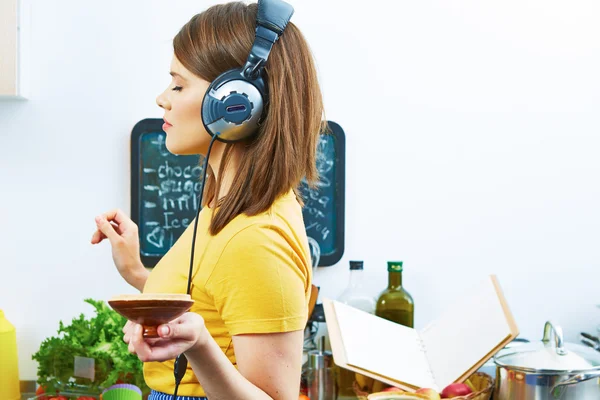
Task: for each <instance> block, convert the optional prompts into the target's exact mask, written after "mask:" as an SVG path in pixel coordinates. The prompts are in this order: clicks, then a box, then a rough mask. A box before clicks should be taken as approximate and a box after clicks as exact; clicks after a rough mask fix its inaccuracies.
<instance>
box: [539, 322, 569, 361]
mask: <svg viewBox="0 0 600 400" xmlns="http://www.w3.org/2000/svg"><path fill="white" fill-rule="evenodd" d="M551 333H553V334H554V342H555V344H556V354H558V355H559V356H564V355H565V354H567V353H568V351H567V350H566V349H565V343H564V340H563V332H562V328H561V327H560V326H558V325H556V324H553V323H552V321H546V324H545V325H544V337H543V338H542V342H544V344H546V343H548V342H550V334H551Z"/></svg>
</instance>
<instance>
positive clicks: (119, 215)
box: [102, 208, 133, 225]
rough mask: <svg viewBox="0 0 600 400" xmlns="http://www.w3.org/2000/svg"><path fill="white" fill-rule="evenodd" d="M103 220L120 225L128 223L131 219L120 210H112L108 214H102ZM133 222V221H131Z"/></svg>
mask: <svg viewBox="0 0 600 400" xmlns="http://www.w3.org/2000/svg"><path fill="white" fill-rule="evenodd" d="M102 215H104V218H106V219H107V220H109V221H115V222H116V223H117V224H119V225H121V224H123V223H128V222H130V221H131V219H130V218H129V217H128V216H127V215H126V214H125V213H124V212H123V211H121V210H120V209H118V208H115V209H112V210H110V211H108V212H105V213H104V214H102ZM131 222H133V221H131Z"/></svg>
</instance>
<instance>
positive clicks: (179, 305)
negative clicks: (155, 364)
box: [108, 293, 194, 338]
mask: <svg viewBox="0 0 600 400" xmlns="http://www.w3.org/2000/svg"><path fill="white" fill-rule="evenodd" d="M108 304H109V305H110V306H111V307H112V309H113V310H115V311H116V312H118V313H119V314H121V315H122V316H124V317H125V318H127V319H128V320H130V321H132V322H135V323H138V324H140V325H142V326H143V328H144V331H143V337H145V338H157V337H159V336H158V332H157V331H156V328H158V326H159V325H162V324H166V323H168V322H170V321H172V320H174V319H175V318H177V317H180V316H182V315H183V314H185V313H186V312H187V311H189V309H190V308H192V305H193V304H194V300H192V298H191V297H190V295H189V294H175V293H142V294H125V295H119V296H114V297H113V298H111V299H110V300H109V301H108Z"/></svg>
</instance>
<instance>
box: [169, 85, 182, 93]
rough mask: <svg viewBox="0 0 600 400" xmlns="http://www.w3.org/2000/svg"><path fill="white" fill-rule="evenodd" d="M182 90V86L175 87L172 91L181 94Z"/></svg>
mask: <svg viewBox="0 0 600 400" xmlns="http://www.w3.org/2000/svg"><path fill="white" fill-rule="evenodd" d="M181 89H183V88H182V87H181V86H175V87H174V88H173V89H172V90H174V91H176V92H180V91H181Z"/></svg>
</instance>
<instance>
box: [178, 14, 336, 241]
mask: <svg viewBox="0 0 600 400" xmlns="http://www.w3.org/2000/svg"><path fill="white" fill-rule="evenodd" d="M257 11H258V7H257V4H256V3H254V4H249V5H246V4H244V3H242V2H232V3H226V4H218V5H215V6H212V7H210V8H208V9H207V10H205V11H204V12H202V13H200V14H197V15H195V16H193V17H192V18H191V19H190V21H189V22H188V23H186V24H185V25H184V26H183V27H182V28H181V30H180V31H179V33H178V34H177V35H176V36H175V38H174V40H173V48H174V53H175V57H177V59H178V60H179V62H181V64H183V66H184V67H185V68H187V69H188V70H189V71H190V72H192V73H194V74H195V75H197V76H199V77H200V78H202V79H204V80H206V81H209V82H210V81H213V80H214V79H215V78H216V77H217V76H219V75H220V74H221V73H223V72H225V71H226V70H229V69H232V68H240V67H242V66H243V65H244V64H245V62H246V59H247V58H248V54H249V53H250V49H251V47H252V43H253V41H254V32H255V28H256V14H257ZM265 71H266V74H267V79H266V82H267V85H268V89H269V102H268V104H267V107H266V116H265V119H264V121H263V122H262V124H261V127H260V129H259V132H258V134H257V135H255V137H253V138H252V139H250V140H249V141H247V142H241V143H238V144H228V145H227V146H226V148H225V152H224V157H223V160H222V162H221V165H220V167H219V173H218V179H217V180H216V181H215V178H214V174H210V176H209V178H208V180H207V183H206V189H205V199H206V202H211V201H213V200H218V199H216V196H217V194H218V193H219V188H220V185H221V179H222V177H223V171H224V169H225V167H226V165H227V163H228V161H229V158H230V155H231V150H232V146H242V152H243V156H242V157H241V160H240V167H239V170H238V171H237V173H236V175H235V178H234V180H233V182H232V185H231V188H230V190H229V192H228V194H227V196H225V198H224V199H223V202H222V204H221V205H220V207H219V209H218V212H216V213H214V214H213V218H212V222H211V225H210V233H211V234H213V235H214V234H216V233H218V232H220V231H221V229H223V227H224V226H225V225H227V224H228V223H229V222H230V221H231V220H232V219H233V218H235V217H236V216H238V215H240V214H242V213H244V214H247V215H256V214H259V213H261V212H264V211H266V210H268V209H269V208H270V207H271V205H272V204H273V202H274V201H275V199H276V198H277V197H278V196H280V195H282V194H285V193H287V192H288V191H290V190H291V189H293V190H294V191H295V193H296V196H297V197H298V198H299V199H300V196H299V195H298V187H299V185H300V182H301V180H302V178H303V177H304V178H306V180H307V182H308V183H309V184H310V185H313V184H314V183H315V182H316V181H317V179H318V173H317V169H316V160H315V159H316V148H317V142H318V138H319V133H320V132H321V131H322V130H323V129H324V128H325V127H324V126H323V125H322V121H323V100H322V97H321V90H320V87H319V83H318V80H317V73H316V70H315V66H314V64H313V58H312V54H311V52H310V49H309V47H308V44H307V43H306V40H305V39H304V37H303V35H302V33H301V32H300V30H298V28H297V27H296V26H295V25H294V24H293V23H291V22H290V23H288V25H287V28H286V29H285V31H284V33H283V34H282V36H281V37H280V38H279V40H278V41H277V42H276V43H275V45H274V46H273V50H272V51H271V54H270V55H269V59H268V61H267V64H266V67H265ZM300 201H301V199H300Z"/></svg>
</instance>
